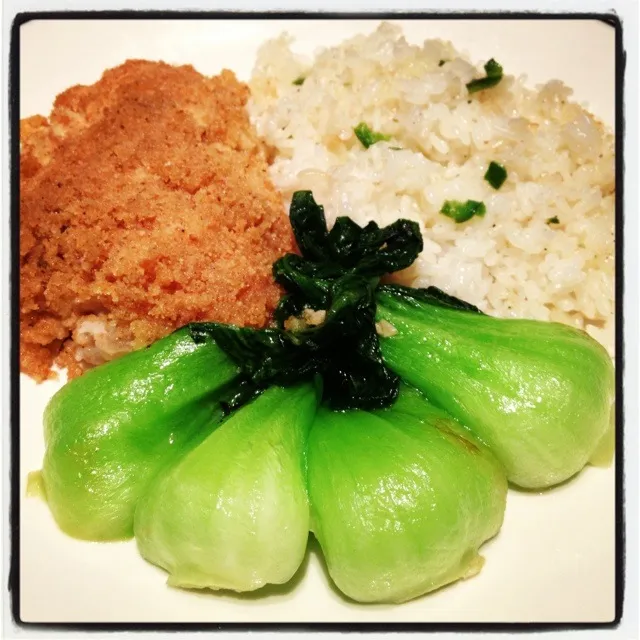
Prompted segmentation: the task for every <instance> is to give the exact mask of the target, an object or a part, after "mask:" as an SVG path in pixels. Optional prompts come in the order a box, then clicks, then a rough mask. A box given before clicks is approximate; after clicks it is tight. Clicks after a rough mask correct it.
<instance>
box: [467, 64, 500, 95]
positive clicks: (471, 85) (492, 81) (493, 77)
mask: <svg viewBox="0 0 640 640" xmlns="http://www.w3.org/2000/svg"><path fill="white" fill-rule="evenodd" d="M484 71H485V73H486V74H487V75H486V77H485V78H477V79H476V80H472V81H471V82H468V83H467V91H468V92H469V93H475V92H476V91H482V90H483V89H490V88H491V87H495V86H496V85H497V84H498V83H499V82H500V80H502V67H501V66H500V65H499V64H498V63H497V62H496V61H495V60H494V59H493V58H491V60H489V62H487V64H485V65H484Z"/></svg>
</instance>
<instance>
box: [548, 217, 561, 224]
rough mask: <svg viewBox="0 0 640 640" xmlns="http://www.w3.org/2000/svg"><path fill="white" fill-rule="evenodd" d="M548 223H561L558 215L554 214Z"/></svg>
mask: <svg viewBox="0 0 640 640" xmlns="http://www.w3.org/2000/svg"><path fill="white" fill-rule="evenodd" d="M547 224H560V219H559V218H558V216H553V218H549V219H548V220H547Z"/></svg>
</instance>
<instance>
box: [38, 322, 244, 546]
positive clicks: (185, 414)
mask: <svg viewBox="0 0 640 640" xmlns="http://www.w3.org/2000/svg"><path fill="white" fill-rule="evenodd" d="M237 375H238V369H237V367H236V366H235V365H234V364H233V363H232V362H231V360H230V359H229V358H228V357H227V356H226V355H225V354H224V353H223V352H222V350H221V349H219V348H218V347H217V346H216V345H215V344H213V343H212V342H211V341H210V340H209V341H200V342H194V340H193V339H192V338H191V334H190V332H189V330H188V329H186V328H185V329H180V330H179V331H176V332H174V333H172V334H171V335H169V336H168V337H166V338H163V339H161V340H158V341H157V342H154V343H153V344H152V345H151V346H149V347H147V348H146V349H141V350H138V351H134V352H133V353H130V354H127V355H125V356H122V357H120V358H118V359H117V360H113V361H111V362H108V363H105V364H103V365H101V366H99V367H96V368H95V369H91V370H90V371H87V372H86V373H85V374H83V375H82V376H80V377H78V378H75V379H74V380H72V381H71V382H69V383H67V384H66V385H64V386H63V387H62V388H61V389H60V390H59V391H58V392H57V393H56V394H55V395H54V396H53V398H52V399H51V400H50V402H49V404H48V405H47V408H46V410H45V414H44V440H45V447H46V453H45V456H44V462H43V467H42V481H43V484H44V492H45V495H46V499H47V502H48V504H49V507H50V509H51V512H52V513H53V516H54V518H55V519H56V522H57V523H58V525H59V526H60V528H61V529H62V530H63V531H65V532H66V533H67V534H69V535H71V536H74V537H76V538H84V539H87V540H117V539H124V538H130V537H131V536H132V535H133V513H134V509H135V506H136V504H137V501H138V499H139V498H140V496H141V495H142V494H143V493H145V491H146V490H147V489H148V486H149V483H150V481H151V480H152V479H153V477H154V476H155V475H156V474H157V473H158V472H159V471H160V470H161V469H163V468H165V467H166V466H167V464H169V463H170V462H171V461H172V460H175V459H177V458H179V457H180V456H181V455H184V454H185V452H187V451H188V450H189V449H190V448H191V447H193V446H194V445H195V443H197V442H198V440H201V439H202V438H203V437H205V436H206V435H207V433H208V430H209V429H210V428H211V425H213V424H215V423H216V422H219V421H220V420H221V418H222V415H223V411H222V407H221V405H220V401H221V399H222V397H223V393H224V391H225V386H226V385H228V384H229V383H230V382H231V381H232V380H233V379H234V378H236V377H237Z"/></svg>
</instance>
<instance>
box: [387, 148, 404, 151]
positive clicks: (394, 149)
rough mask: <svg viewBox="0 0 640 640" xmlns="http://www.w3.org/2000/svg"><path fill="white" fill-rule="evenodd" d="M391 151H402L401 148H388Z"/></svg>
mask: <svg viewBox="0 0 640 640" xmlns="http://www.w3.org/2000/svg"><path fill="white" fill-rule="evenodd" d="M389 149H391V151H402V147H389Z"/></svg>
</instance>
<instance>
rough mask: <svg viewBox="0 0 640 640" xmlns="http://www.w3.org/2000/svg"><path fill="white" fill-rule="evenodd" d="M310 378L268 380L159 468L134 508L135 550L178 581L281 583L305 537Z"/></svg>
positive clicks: (312, 397)
mask: <svg viewBox="0 0 640 640" xmlns="http://www.w3.org/2000/svg"><path fill="white" fill-rule="evenodd" d="M317 400H318V394H317V390H316V388H315V387H314V385H313V384H312V383H306V384H302V385H299V386H295V387H289V388H282V387H271V388H269V389H268V390H266V391H265V392H264V393H263V394H262V395H261V396H259V397H258V398H257V399H255V400H253V401H252V402H250V403H249V404H247V405H246V406H244V407H242V408H241V409H239V410H238V411H237V412H235V413H234V414H233V415H232V416H231V417H230V418H229V419H228V420H227V421H226V422H224V424H222V426H220V427H219V428H218V429H216V430H215V431H213V433H211V435H209V436H207V438H206V439H205V440H204V441H203V442H202V443H200V444H199V445H198V446H197V447H195V448H194V449H192V450H191V451H190V452H189V453H188V454H186V455H185V456H184V457H183V458H182V459H181V460H180V461H179V462H177V463H176V464H175V465H174V466H173V467H172V468H171V469H170V470H168V471H167V472H166V473H164V474H162V475H161V476H160V477H158V478H157V480H156V481H155V482H154V483H153V485H152V486H151V488H150V490H149V491H148V492H147V493H146V494H145V495H144V497H143V498H142V500H141V501H140V504H139V505H138V508H137V509H136V514H135V535H136V540H137V543H138V549H139V550H140V553H141V554H142V556H143V557H145V558H146V559H147V560H149V561H151V562H153V563H154V564H157V565H160V566H161V567H164V568H165V569H166V570H167V571H168V572H169V584H171V585H173V586H180V587H197V588H205V587H208V588H211V589H233V590H235V591H253V590H255V589H259V588H260V587H262V586H264V585H265V584H270V583H271V584H282V583H285V582H288V581H289V580H290V579H291V577H292V576H293V575H294V573H295V572H296V571H297V569H298V567H299V566H300V564H301V563H302V559H303V558H304V554H305V550H306V548H307V539H308V537H309V505H308V500H307V489H306V485H307V482H306V464H305V458H306V456H305V450H306V444H307V434H308V431H309V428H310V426H311V423H312V421H313V419H314V416H315V412H316V405H317Z"/></svg>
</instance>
